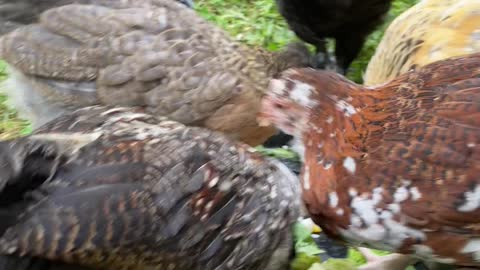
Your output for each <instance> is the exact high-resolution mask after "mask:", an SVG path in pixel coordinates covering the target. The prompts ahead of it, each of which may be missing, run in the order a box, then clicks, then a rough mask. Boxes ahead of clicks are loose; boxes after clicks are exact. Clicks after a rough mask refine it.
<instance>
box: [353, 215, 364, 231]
mask: <svg viewBox="0 0 480 270" xmlns="http://www.w3.org/2000/svg"><path fill="white" fill-rule="evenodd" d="M350 223H351V226H354V227H358V228H360V227H362V224H363V223H362V219H361V218H360V217H359V216H357V215H354V214H352V216H351V217H350Z"/></svg>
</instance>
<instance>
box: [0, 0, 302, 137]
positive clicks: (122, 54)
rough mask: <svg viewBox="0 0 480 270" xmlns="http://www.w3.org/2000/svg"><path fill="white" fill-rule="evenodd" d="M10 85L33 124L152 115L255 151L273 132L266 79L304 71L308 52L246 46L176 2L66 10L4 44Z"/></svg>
mask: <svg viewBox="0 0 480 270" xmlns="http://www.w3.org/2000/svg"><path fill="white" fill-rule="evenodd" d="M0 56H1V57H2V58H4V59H5V60H6V61H7V62H8V64H9V65H10V66H11V67H12V68H13V70H12V74H11V75H12V76H11V78H10V85H7V86H5V87H4V90H5V91H7V94H8V95H9V96H10V98H11V99H12V101H13V102H14V106H15V107H16V108H17V109H18V110H19V111H20V112H21V113H22V115H23V116H24V117H26V118H27V119H29V120H31V121H33V123H34V125H35V126H38V125H40V124H42V123H45V122H47V121H49V120H51V119H53V118H55V117H56V116H59V115H62V114H63V113H65V112H68V111H71V110H73V109H77V108H80V107H82V106H87V105H123V106H142V107H144V108H145V109H146V110H147V111H148V112H149V113H152V114H155V115H162V116H167V117H169V118H170V119H173V120H175V121H179V122H181V123H184V124H188V125H195V126H203V127H207V128H210V129H213V130H217V131H221V132H224V133H226V134H227V135H229V136H230V137H231V138H234V139H238V140H241V141H243V142H246V143H248V144H250V145H257V144H260V143H262V142H263V141H265V140H266V139H267V138H268V137H270V136H271V135H273V134H274V133H275V130H274V129H273V128H268V127H259V126H258V124H257V122H256V120H255V114H256V112H257V111H258V107H259V102H260V98H261V97H262V96H263V92H264V89H265V87H266V86H267V84H268V79H269V78H271V77H272V76H274V75H275V74H277V73H278V72H280V71H282V70H284V69H286V68H288V67H292V66H307V65H308V63H309V61H310V59H309V53H308V50H307V49H306V47H305V46H303V45H301V44H292V45H291V46H289V47H287V48H286V49H285V50H284V51H282V52H278V53H270V52H266V51H264V50H261V49H258V50H257V49H253V48H248V47H246V46H244V45H242V44H240V43H238V42H236V41H234V40H233V39H232V38H230V37H229V36H228V35H227V34H226V33H225V32H224V31H223V30H221V29H220V28H218V27H216V26H214V25H212V24H210V23H208V22H207V21H205V20H204V19H203V18H201V17H200V16H199V15H197V14H196V13H195V11H193V10H191V9H189V8H187V7H185V6H184V5H181V4H179V3H176V2H174V1H171V0H155V6H135V5H132V6H131V7H126V8H114V7H113V8H112V7H110V6H108V5H104V6H100V5H78V4H75V5H66V6H62V7H57V8H52V9H48V10H46V11H45V12H43V13H42V14H41V15H40V19H39V22H38V23H37V24H30V25H28V26H25V27H22V28H19V29H17V30H15V31H13V32H11V33H9V34H8V35H5V36H3V37H1V38H0Z"/></svg>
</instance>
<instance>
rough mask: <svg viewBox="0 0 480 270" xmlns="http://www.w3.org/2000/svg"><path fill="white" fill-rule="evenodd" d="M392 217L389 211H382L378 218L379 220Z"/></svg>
mask: <svg viewBox="0 0 480 270" xmlns="http://www.w3.org/2000/svg"><path fill="white" fill-rule="evenodd" d="M392 217H393V214H392V212H390V211H386V210H384V211H382V213H381V214H380V218H381V219H391V218H392Z"/></svg>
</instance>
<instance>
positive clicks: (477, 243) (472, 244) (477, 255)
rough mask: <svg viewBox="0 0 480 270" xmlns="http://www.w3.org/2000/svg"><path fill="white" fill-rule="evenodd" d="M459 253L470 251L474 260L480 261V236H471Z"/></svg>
mask: <svg viewBox="0 0 480 270" xmlns="http://www.w3.org/2000/svg"><path fill="white" fill-rule="evenodd" d="M460 252H461V253H467V254H468V253H472V257H473V258H474V260H475V261H477V262H478V261H480V238H473V239H470V240H469V241H468V243H467V244H466V245H465V246H464V247H463V248H462V250H461V251H460Z"/></svg>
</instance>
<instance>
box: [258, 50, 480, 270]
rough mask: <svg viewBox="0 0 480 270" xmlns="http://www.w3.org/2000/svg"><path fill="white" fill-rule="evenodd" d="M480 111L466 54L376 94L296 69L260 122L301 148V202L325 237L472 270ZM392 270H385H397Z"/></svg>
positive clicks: (277, 84)
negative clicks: (280, 130) (297, 143)
mask: <svg viewBox="0 0 480 270" xmlns="http://www.w3.org/2000/svg"><path fill="white" fill-rule="evenodd" d="M479 104H480V54H474V55H471V56H466V57H460V58H453V59H447V60H444V61H440V62H436V63H432V64H430V65H427V66H425V67H423V68H421V69H419V70H418V71H410V72H408V73H406V74H404V75H403V76H400V77H398V78H397V79H395V80H393V81H391V82H389V83H387V84H384V85H382V86H379V87H377V88H367V87H363V86H360V85H357V84H355V83H353V82H351V81H349V80H347V79H345V78H343V77H342V76H340V75H338V74H334V73H330V72H325V71H323V72H322V71H315V70H313V69H292V70H289V71H287V72H285V73H283V75H282V76H281V77H280V79H276V80H272V82H271V85H270V87H269V91H268V94H267V96H266V97H265V98H264V100H263V101H262V109H261V114H260V116H259V118H260V119H259V120H261V121H263V122H267V123H268V122H270V123H274V124H275V125H276V126H277V127H278V128H280V129H282V130H283V131H284V132H286V133H288V134H292V135H293V136H294V137H295V139H296V140H298V142H299V143H300V144H299V145H300V146H303V147H300V148H299V149H302V150H303V152H302V156H303V160H304V167H303V168H302V173H301V175H302V187H303V192H304V193H303V200H304V202H305V204H306V206H307V209H308V211H309V213H310V214H311V215H312V219H313V220H314V222H315V223H317V224H318V225H320V227H322V229H323V230H324V231H325V232H327V233H328V234H329V235H331V236H333V237H336V238H339V239H343V240H345V241H347V242H349V243H350V244H353V245H356V246H366V247H371V248H377V249H383V250H388V251H392V252H398V253H403V254H411V255H413V257H415V258H420V259H423V260H426V261H436V262H441V263H447V264H454V265H459V266H468V267H480V262H479V260H478V258H479V257H478V256H479V254H480V237H479V235H480V227H479V226H478V224H479V223H480V179H479V177H478V176H479V175H480V106H479ZM445 243H448V244H447V245H446V244H445ZM388 258H398V259H399V260H400V261H401V260H403V262H405V263H408V262H411V261H410V260H409V257H405V256H398V254H394V255H392V256H389V257H388ZM374 263H375V264H376V263H379V262H378V261H376V262H372V264H370V265H367V266H365V269H369V267H371V266H373V265H374ZM384 263H387V261H384ZM397 266H398V268H394V267H393V266H390V267H386V268H384V269H402V267H403V266H399V265H397ZM378 269H382V268H381V267H380V268H378ZM403 269H404V268H403ZM403 269H402V270H403Z"/></svg>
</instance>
